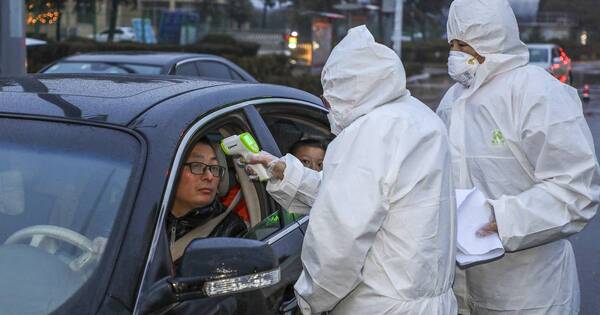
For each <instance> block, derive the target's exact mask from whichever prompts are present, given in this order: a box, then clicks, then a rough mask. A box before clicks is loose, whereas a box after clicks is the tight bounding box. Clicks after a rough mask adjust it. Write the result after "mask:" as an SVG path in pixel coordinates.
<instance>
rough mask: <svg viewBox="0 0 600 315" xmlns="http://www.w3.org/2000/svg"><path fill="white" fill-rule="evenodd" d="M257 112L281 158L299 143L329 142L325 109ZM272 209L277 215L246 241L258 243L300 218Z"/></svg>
mask: <svg viewBox="0 0 600 315" xmlns="http://www.w3.org/2000/svg"><path fill="white" fill-rule="evenodd" d="M257 109H258V111H259V113H260V115H261V117H262V118H263V120H264V122H265V123H266V125H267V128H268V129H269V131H270V132H271V135H272V136H273V138H274V140H275V142H276V143H277V146H278V147H279V150H280V151H281V153H282V154H286V153H290V149H291V148H292V146H293V145H294V144H295V143H296V142H297V141H299V140H307V139H311V140H319V141H321V142H322V143H324V144H326V143H328V142H329V141H330V140H331V139H332V138H333V135H332V134H331V133H330V129H329V123H328V120H327V115H326V111H325V109H319V108H313V107H309V106H304V105H298V104H278V105H264V106H258V107H257ZM276 206H277V207H278V208H279V211H278V215H276V216H271V217H270V219H269V220H268V221H267V222H265V223H264V224H263V225H261V226H257V227H256V228H255V229H254V230H252V231H250V232H249V234H248V237H253V236H254V237H257V238H259V239H260V237H262V236H264V235H265V234H268V233H271V232H272V231H273V229H274V228H275V227H276V226H277V223H278V224H279V225H280V226H287V225H289V224H291V223H293V222H294V221H297V219H299V218H300V217H302V215H297V214H293V213H291V212H289V211H288V209H283V208H281V207H280V206H279V205H276ZM252 233H254V234H252Z"/></svg>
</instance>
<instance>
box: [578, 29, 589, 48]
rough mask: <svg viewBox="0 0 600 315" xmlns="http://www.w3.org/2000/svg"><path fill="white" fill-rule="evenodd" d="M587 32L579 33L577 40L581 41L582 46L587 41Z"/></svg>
mask: <svg viewBox="0 0 600 315" xmlns="http://www.w3.org/2000/svg"><path fill="white" fill-rule="evenodd" d="M588 39H589V36H588V33H587V32H586V31H583V32H581V35H579V42H580V43H581V45H582V46H585V45H587V43H588Z"/></svg>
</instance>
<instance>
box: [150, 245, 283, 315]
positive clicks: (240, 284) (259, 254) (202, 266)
mask: <svg viewBox="0 0 600 315" xmlns="http://www.w3.org/2000/svg"><path fill="white" fill-rule="evenodd" d="M280 279H281V274H280V270H279V262H278V260H277V258H276V256H275V253H274V252H273V249H272V248H271V247H270V246H269V245H268V244H266V243H264V242H261V241H256V240H250V239H242V238H226V237H215V238H206V239H196V240H194V241H192V242H191V243H190V244H189V245H188V247H187V248H186V249H185V252H184V254H183V257H182V261H181V265H180V267H179V273H178V275H177V276H176V277H168V278H165V279H162V280H160V281H158V282H157V283H155V284H154V285H153V286H152V288H151V289H150V292H149V293H148V294H147V295H146V297H145V298H144V302H143V305H142V307H141V310H140V313H141V314H145V313H152V312H155V311H157V310H160V309H162V308H164V307H167V306H168V305H170V304H173V303H176V302H182V301H186V300H191V299H199V298H207V297H215V296H222V295H229V294H236V293H240V292H246V291H252V290H257V289H261V288H266V287H269V286H272V285H275V284H277V283H278V282H279V280H280Z"/></svg>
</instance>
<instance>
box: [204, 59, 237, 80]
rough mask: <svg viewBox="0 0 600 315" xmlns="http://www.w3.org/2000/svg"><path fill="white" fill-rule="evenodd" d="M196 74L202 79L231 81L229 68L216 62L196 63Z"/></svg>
mask: <svg viewBox="0 0 600 315" xmlns="http://www.w3.org/2000/svg"><path fill="white" fill-rule="evenodd" d="M196 65H197V66H198V72H199V74H200V76H202V77H209V78H217V79H225V80H231V79H232V77H231V73H230V70H229V67H228V66H226V65H225V64H223V63H220V62H216V61H198V62H196Z"/></svg>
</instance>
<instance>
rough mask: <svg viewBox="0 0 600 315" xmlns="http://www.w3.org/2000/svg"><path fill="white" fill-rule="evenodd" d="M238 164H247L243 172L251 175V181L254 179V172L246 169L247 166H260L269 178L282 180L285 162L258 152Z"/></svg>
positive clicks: (266, 153) (271, 155) (269, 154)
mask: <svg viewBox="0 0 600 315" xmlns="http://www.w3.org/2000/svg"><path fill="white" fill-rule="evenodd" d="M240 162H241V163H243V164H247V165H246V167H245V170H246V172H247V173H248V174H250V175H251V179H256V174H255V173H254V171H253V170H252V169H251V168H250V167H248V165H249V164H262V165H263V166H264V167H265V168H266V169H267V173H268V174H269V176H270V177H271V178H275V179H278V180H282V179H283V173H284V171H285V162H284V161H282V160H281V159H280V158H278V157H276V156H274V155H273V154H271V153H269V152H267V151H260V152H258V153H256V154H251V155H248V156H247V157H246V158H245V159H240Z"/></svg>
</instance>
